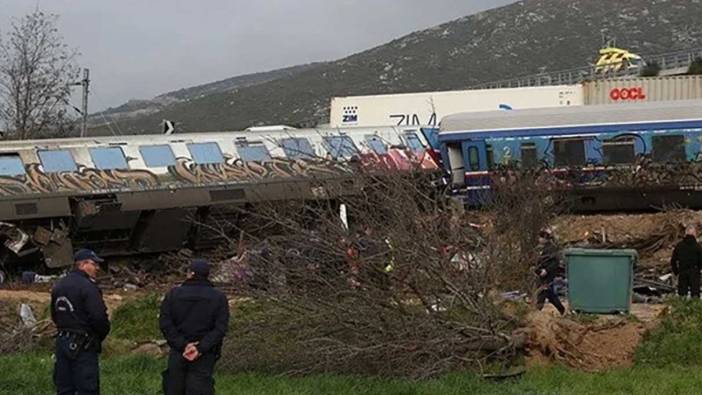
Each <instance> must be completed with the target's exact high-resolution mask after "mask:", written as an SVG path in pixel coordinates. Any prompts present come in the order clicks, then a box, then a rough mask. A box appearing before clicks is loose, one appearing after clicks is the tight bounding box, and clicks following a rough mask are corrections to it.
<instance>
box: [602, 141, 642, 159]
mask: <svg viewBox="0 0 702 395" xmlns="http://www.w3.org/2000/svg"><path fill="white" fill-rule="evenodd" d="M602 156H603V161H604V164H606V165H620V164H629V163H634V161H635V160H636V148H635V145H634V138H633V137H627V138H618V139H613V140H605V141H603V142H602Z"/></svg>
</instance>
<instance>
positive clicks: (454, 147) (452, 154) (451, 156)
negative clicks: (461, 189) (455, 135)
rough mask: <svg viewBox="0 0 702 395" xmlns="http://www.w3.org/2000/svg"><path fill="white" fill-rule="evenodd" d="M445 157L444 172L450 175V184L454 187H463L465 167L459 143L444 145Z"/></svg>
mask: <svg viewBox="0 0 702 395" xmlns="http://www.w3.org/2000/svg"><path fill="white" fill-rule="evenodd" d="M446 156H447V157H448V168H447V169H446V170H448V171H449V174H451V184H453V185H455V186H463V185H465V182H466V180H465V176H466V166H465V161H464V159H463V148H462V146H461V142H460V141H456V142H450V143H446Z"/></svg>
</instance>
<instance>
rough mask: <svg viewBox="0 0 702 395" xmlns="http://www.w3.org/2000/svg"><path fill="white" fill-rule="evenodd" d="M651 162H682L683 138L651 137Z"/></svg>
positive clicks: (684, 155)
mask: <svg viewBox="0 0 702 395" xmlns="http://www.w3.org/2000/svg"><path fill="white" fill-rule="evenodd" d="M652 143H653V160H654V161H655V162H682V161H685V159H687V155H686V154H685V136H679V135H678V136H653V138H652Z"/></svg>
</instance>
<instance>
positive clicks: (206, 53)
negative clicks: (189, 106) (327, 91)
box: [0, 0, 514, 112]
mask: <svg viewBox="0 0 702 395" xmlns="http://www.w3.org/2000/svg"><path fill="white" fill-rule="evenodd" d="M513 1H514V0H199V1H195V0H109V1H108V0H0V33H2V32H3V31H6V30H7V26H8V23H9V21H10V19H11V18H17V17H21V16H22V15H24V14H26V13H28V12H31V11H33V10H34V8H35V7H37V5H38V6H39V7H41V9H42V10H44V11H48V12H52V13H55V14H58V15H60V20H59V28H60V30H61V32H62V34H63V36H64V38H65V41H66V43H68V44H69V45H70V46H72V47H75V48H77V49H78V50H79V51H80V53H81V56H80V58H79V63H80V65H81V66H83V67H88V68H90V72H91V79H92V84H91V87H92V88H93V94H92V95H91V103H90V110H91V112H93V111H96V110H100V109H103V108H106V107H108V106H116V105H119V104H122V103H124V102H125V101H127V100H128V99H132V98H139V99H143V98H151V97H153V96H156V95H158V94H160V93H165V92H168V91H171V90H175V89H179V88H185V87H189V86H193V85H198V84H202V83H206V82H212V81H216V80H220V79H224V78H228V77H233V76H236V75H241V74H246V73H252V72H257V71H265V70H271V69H276V68H280V67H284V66H292V65H296V64H301V63H308V62H313V61H319V60H334V59H337V58H341V57H344V56H346V55H350V54H352V53H355V52H358V51H361V50H364V49H368V48H370V47H373V46H376V45H379V44H383V43H385V42H387V41H389V40H392V39H394V38H397V37H400V36H403V35H405V34H407V33H410V32H413V31H416V30H420V29H423V28H427V27H431V26H434V25H437V24H440V23H443V22H447V21H449V20H452V19H455V18H459V17H461V16H465V15H469V14H472V13H475V12H477V11H481V10H484V9H488V8H493V7H497V6H501V5H504V4H507V3H511V2H513Z"/></svg>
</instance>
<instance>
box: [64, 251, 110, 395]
mask: <svg viewBox="0 0 702 395" xmlns="http://www.w3.org/2000/svg"><path fill="white" fill-rule="evenodd" d="M74 261H75V268H74V270H73V271H71V272H70V273H68V275H66V277H64V278H63V279H61V280H60V281H59V282H58V283H56V284H55V285H54V287H53V289H52V291H51V319H52V320H53V321H54V323H55V324H56V328H57V330H58V335H57V337H56V363H55V365H54V384H55V385H56V392H57V394H59V395H64V394H65V395H68V394H70V395H75V394H78V395H89V394H99V393H100V367H99V364H98V359H99V354H100V351H102V341H103V340H105V337H106V336H107V334H108V333H109V332H110V321H109V319H108V318H107V308H106V307H105V303H104V301H103V300H102V292H101V291H100V288H98V286H97V284H96V283H95V277H96V276H97V273H98V271H99V270H100V266H99V264H100V263H101V262H103V260H102V259H101V258H100V257H98V256H97V255H96V254H95V252H93V251H91V250H86V249H82V250H78V251H76V253H75V255H74Z"/></svg>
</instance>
